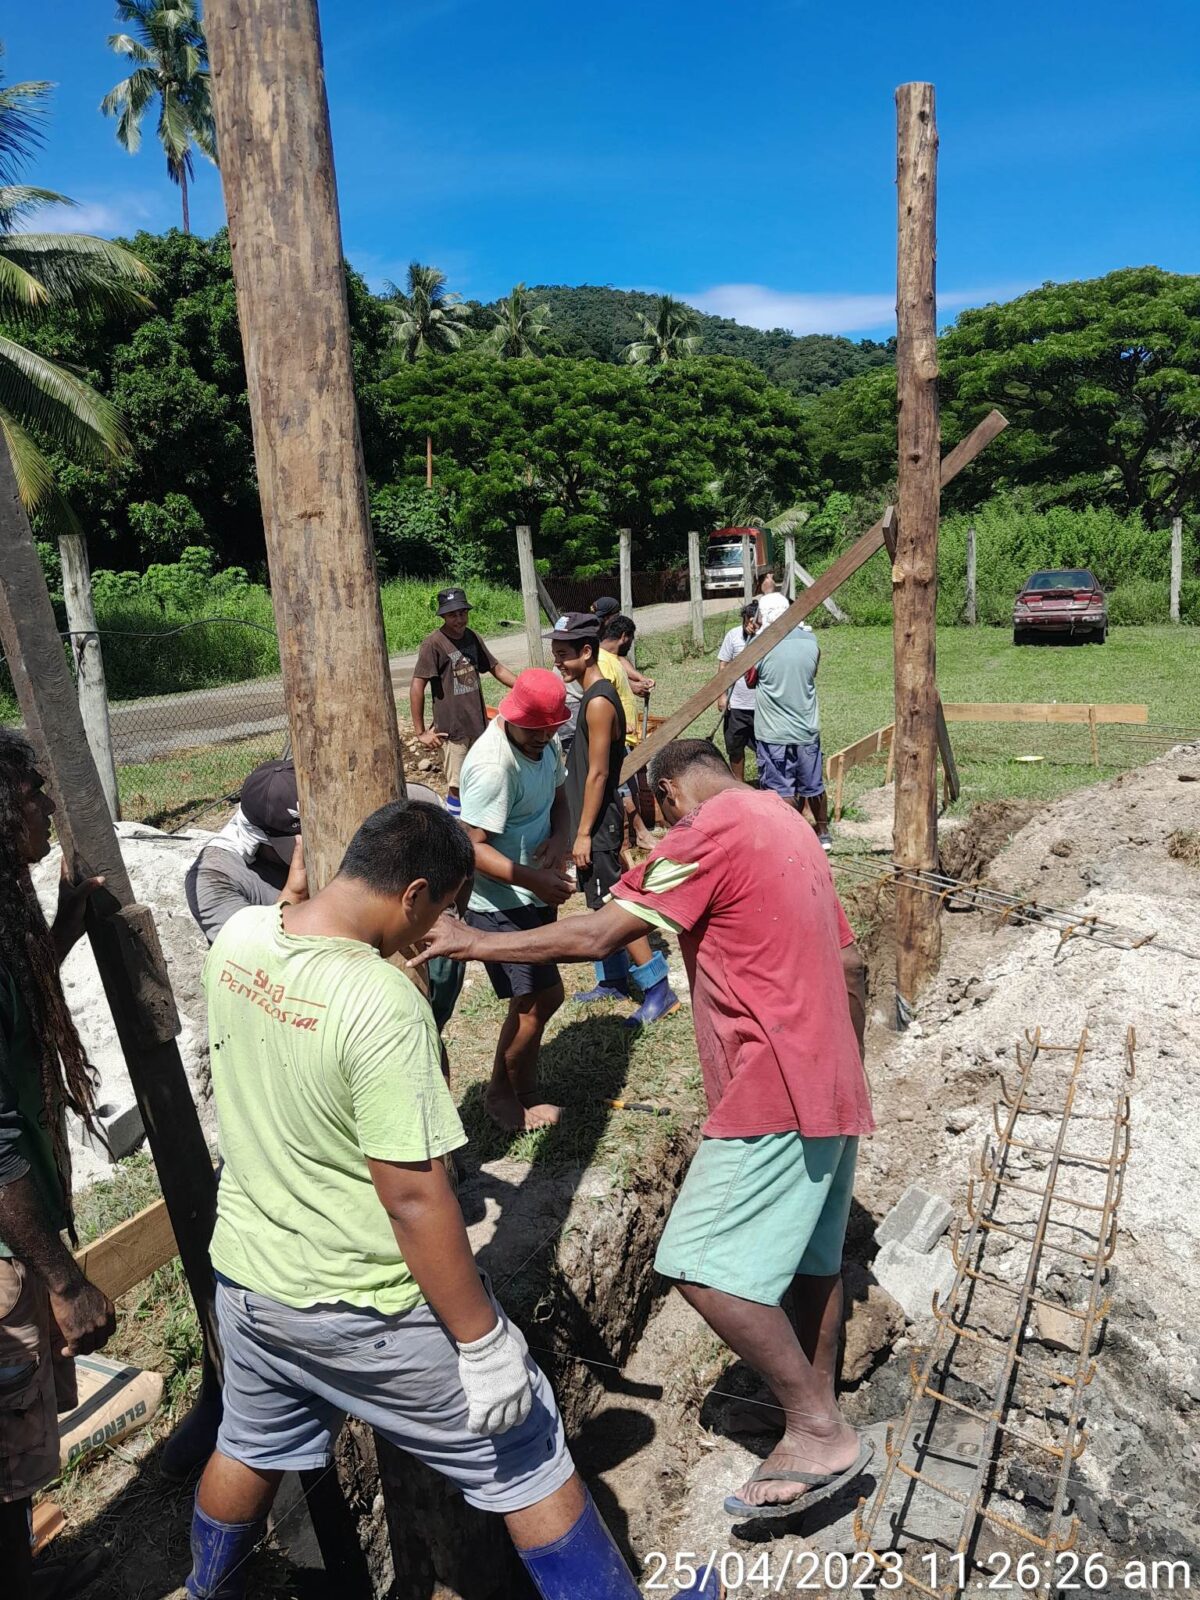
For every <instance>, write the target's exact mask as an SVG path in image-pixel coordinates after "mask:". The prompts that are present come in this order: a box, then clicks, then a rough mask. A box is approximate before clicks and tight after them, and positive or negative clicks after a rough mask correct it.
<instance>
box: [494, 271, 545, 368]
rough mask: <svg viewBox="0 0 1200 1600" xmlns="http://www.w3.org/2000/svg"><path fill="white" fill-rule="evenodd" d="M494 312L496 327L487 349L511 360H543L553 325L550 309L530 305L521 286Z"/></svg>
mask: <svg viewBox="0 0 1200 1600" xmlns="http://www.w3.org/2000/svg"><path fill="white" fill-rule="evenodd" d="M495 309H496V326H495V327H494V328H493V329H492V330H491V331H490V333H489V334H488V336H487V339H486V340H485V344H486V345H487V348H488V349H489V350H492V351H494V353H495V354H496V355H498V356H504V357H506V358H508V359H515V358H517V357H519V356H540V355H541V354H542V347H543V344H544V342H545V338H546V329H547V328H548V327H549V325H550V307H549V306H548V305H540V306H535V305H531V304H530V303H529V294H528V291H527V290H526V288H525V285H524V284H523V283H518V284H516V285H515V286H514V288H513V289H512V291H511V293H509V294H508V295H507V296H506V297H505V298H504V299H503V300H501V301H500V302H499V304H498V305H497V306H496V308H495Z"/></svg>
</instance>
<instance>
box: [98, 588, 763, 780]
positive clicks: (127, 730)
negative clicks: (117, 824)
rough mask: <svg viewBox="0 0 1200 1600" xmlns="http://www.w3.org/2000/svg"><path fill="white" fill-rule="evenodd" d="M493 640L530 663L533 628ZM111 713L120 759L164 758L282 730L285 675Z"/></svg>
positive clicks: (403, 689)
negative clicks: (529, 641)
mask: <svg viewBox="0 0 1200 1600" xmlns="http://www.w3.org/2000/svg"><path fill="white" fill-rule="evenodd" d="M733 605H734V602H733V601H731V600H729V599H724V600H706V601H705V603H704V614H705V616H709V617H712V616H720V615H722V614H723V613H725V612H728V611H730V610H731V608H732V607H733ZM687 622H688V604H687V602H686V601H681V602H676V603H673V604H669V605H657V606H643V607H642V608H641V609H640V610H639V611H638V612H637V624H638V631H639V632H640V633H643V634H651V633H669V632H671V631H672V630H673V629H675V628H682V627H686V626H687ZM487 644H488V648H489V649H490V650H491V651H492V653H493V655H495V656H496V657H497V658H498V659H499V660H500V661H503V662H504V664H505V665H506V666H509V667H513V668H520V667H524V666H527V665H528V664H529V655H528V650H527V647H526V644H525V634H524V631H523V629H521V628H519V627H513V628H512V629H511V630H509V631H507V632H505V633H502V634H500V635H499V637H497V638H494V639H488V640H487ZM416 659H417V653H416V651H415V650H410V651H405V652H404V653H403V654H401V655H394V656H392V658H391V669H392V688H393V691H394V692H395V695H396V698H397V700H398V701H400V702H401V703H402V704H403V702H404V701H405V699H406V697H407V693H408V686H409V683H410V682H411V680H412V670H413V667H414V665H415V664H416ZM111 720H112V734H113V746H114V749H115V751H116V758H117V762H118V764H119V765H121V766H128V765H130V764H132V763H134V762H142V761H156V760H158V759H160V758H161V757H163V756H168V755H171V754H172V753H173V752H174V751H176V750H189V749H194V748H196V747H197V746H200V745H209V744H225V743H228V742H229V741H231V740H234V739H249V738H254V737H257V736H260V735H262V734H269V733H282V732H283V729H284V725H285V718H284V709H283V684H282V681H281V679H279V678H257V679H255V680H254V681H253V682H250V683H227V684H224V685H223V686H222V687H221V688H219V689H199V690H196V691H194V692H192V693H190V694H170V695H159V696H157V697H156V698H154V699H148V700H131V701H126V702H125V703H124V704H122V705H116V706H114V707H113V708H112V719H111Z"/></svg>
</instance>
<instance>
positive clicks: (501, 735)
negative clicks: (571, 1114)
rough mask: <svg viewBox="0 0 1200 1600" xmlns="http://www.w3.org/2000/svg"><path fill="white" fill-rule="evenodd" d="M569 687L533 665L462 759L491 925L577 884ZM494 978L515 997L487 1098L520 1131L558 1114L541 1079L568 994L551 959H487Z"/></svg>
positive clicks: (481, 893) (477, 924)
mask: <svg viewBox="0 0 1200 1600" xmlns="http://www.w3.org/2000/svg"><path fill="white" fill-rule="evenodd" d="M567 719H568V713H567V695H566V690H565V688H564V686H563V681H562V679H561V678H560V677H559V676H558V674H557V673H556V672H547V671H546V670H545V669H544V668H542V667H531V668H529V669H528V670H527V671H525V672H522V673H521V674H520V675H519V676H518V678H517V681H516V683H515V684H514V685H513V687H512V688H511V689H510V690H509V692H508V694H507V695H505V697H504V699H503V700H502V701H501V702H500V708H499V714H498V716H497V717H496V718H495V720H494V721H493V722H492V723H491V725H490V726H489V728H488V730H487V732H486V733H485V734H484V735H483V737H482V738H481V739H478V740H476V742H475V744H473V745H472V746H471V749H470V752H469V753H468V755H467V759H466V760H465V761H464V762H463V769H462V780H461V794H462V824H463V827H464V828H466V830H467V832H468V834H470V836H471V839H472V841H473V843H474V845H475V882H474V885H473V887H472V890H471V902H470V905H469V906H468V908H467V921H468V922H469V923H470V924H471V926H472V927H473V928H479V929H481V930H482V931H483V932H485V933H510V932H512V931H513V930H514V929H521V930H528V929H530V928H540V927H543V926H544V925H545V924H546V923H547V922H553V921H554V919H555V917H556V916H557V914H558V912H557V908H558V907H559V906H560V905H561V904H562V903H563V901H564V900H565V899H566V898H567V896H568V895H569V894H571V893H572V891H573V889H574V887H575V886H574V884H573V883H572V881H571V879H570V878H569V877H568V876H567V874H566V872H565V870H564V864H565V862H566V860H567V858H568V856H569V855H570V853H571V844H570V832H569V817H568V812H567V801H566V792H565V790H564V788H563V783H564V780H565V778H566V769H565V767H564V765H563V758H562V750H561V749H560V747H559V743H558V730H559V729H560V728H561V727H562V726H563V725H564V724H565V723H566V721H567ZM485 966H486V968H487V975H488V977H489V979H490V980H491V984H492V988H493V989H494V990H495V992H496V994H497V996H498V997H499V998H500V999H501V1000H507V1001H508V1015H507V1016H506V1017H505V1019H504V1023H503V1026H502V1027H501V1029H500V1038H499V1040H498V1041H497V1044H496V1055H495V1059H494V1061H493V1063H492V1081H491V1082H490V1083H489V1085H488V1090H487V1108H488V1112H489V1114H490V1115H491V1116H492V1118H493V1119H494V1120H495V1121H496V1122H498V1123H499V1124H500V1126H501V1127H502V1128H506V1129H508V1130H509V1131H512V1132H517V1131H519V1130H521V1129H524V1128H540V1127H544V1126H545V1125H546V1124H548V1123H552V1122H557V1121H558V1119H559V1117H560V1116H561V1115H562V1111H561V1108H560V1107H559V1106H556V1105H551V1104H549V1103H548V1102H547V1100H546V1097H545V1095H544V1094H543V1093H542V1092H541V1090H540V1089H539V1088H538V1082H537V1067H538V1056H539V1053H540V1051H541V1047H542V1035H543V1034H544V1033H545V1030H546V1024H547V1023H548V1022H549V1021H550V1018H551V1017H552V1016H553V1015H554V1013H555V1012H556V1011H557V1010H558V1008H559V1006H561V1005H562V1003H563V986H562V979H561V978H560V976H559V972H558V968H557V967H556V966H554V965H553V964H551V963H547V964H544V965H535V966H531V965H528V964H526V963H521V962H501V961H489V962H486V963H485Z"/></svg>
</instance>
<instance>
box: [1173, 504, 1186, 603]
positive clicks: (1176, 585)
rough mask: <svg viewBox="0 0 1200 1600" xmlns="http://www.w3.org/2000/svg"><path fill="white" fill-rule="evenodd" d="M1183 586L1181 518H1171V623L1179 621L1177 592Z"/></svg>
mask: <svg viewBox="0 0 1200 1600" xmlns="http://www.w3.org/2000/svg"><path fill="white" fill-rule="evenodd" d="M1182 584H1183V518H1182V517H1172V518H1171V621H1172V622H1178V621H1179V591H1180V588H1181V587H1182Z"/></svg>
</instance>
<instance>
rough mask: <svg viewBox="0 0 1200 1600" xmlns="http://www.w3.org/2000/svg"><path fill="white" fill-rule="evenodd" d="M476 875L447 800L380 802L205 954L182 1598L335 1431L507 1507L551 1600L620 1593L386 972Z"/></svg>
mask: <svg viewBox="0 0 1200 1600" xmlns="http://www.w3.org/2000/svg"><path fill="white" fill-rule="evenodd" d="M473 864H474V862H473V852H472V847H471V844H470V842H469V840H468V839H467V836H466V834H465V833H464V832H463V830H462V829H461V828H460V827H459V826H458V825H457V824H456V823H455V822H454V821H453V820H452V819H451V818H450V817H449V816H448V815H447V813H446V812H445V811H444V810H443V809H442V808H441V807H440V806H431V805H425V804H421V803H419V802H412V801H406V800H401V801H396V802H395V803H393V804H391V805H386V806H383V807H382V808H381V809H380V810H379V811H376V812H375V813H374V814H373V815H372V816H370V817H368V818H367V820H366V822H364V823H363V825H362V827H361V828H360V829H359V830H358V832H357V833H356V834H355V836H354V838H353V839H352V840H351V842H350V846H349V849H348V850H347V851H346V855H345V858H344V859H343V861H342V865H341V867H340V869H339V871H338V873H337V876H336V877H335V878H334V879H333V880H332V882H331V883H329V884H328V885H327V887H326V888H325V889H323V890H322V891H321V893H319V894H318V895H316V896H315V897H314V898H313V899H312V900H309V901H306V902H303V903H301V904H298V905H276V906H269V907H250V908H248V909H246V910H244V911H239V912H238V913H237V914H236V915H235V916H234V917H232V918H231V919H230V921H229V922H228V923H227V924H226V925H225V927H224V929H223V930H222V932H221V934H220V935H219V937H218V938H217V941H216V943H215V944H214V945H213V947H212V950H211V951H210V952H209V955H208V959H207V961H206V962H205V966H204V987H205V992H206V994H207V996H208V1011H209V1040H210V1044H211V1052H212V1077H213V1094H214V1097H215V1100H216V1108H217V1120H218V1127H219V1133H220V1141H221V1150H222V1154H223V1157H224V1168H223V1170H222V1174H221V1184H220V1193H219V1197H218V1210H217V1224H216V1230H215V1232H214V1234H213V1240H212V1259H213V1265H214V1267H215V1268H216V1271H217V1317H218V1322H219V1325H220V1331H221V1343H222V1348H223V1350H224V1355H225V1369H224V1385H225V1394H224V1398H225V1408H224V1417H223V1419H222V1422H221V1430H220V1433H219V1435H218V1439H217V1449H216V1452H215V1453H214V1455H213V1457H212V1459H211V1460H210V1462H209V1464H208V1466H207V1468H206V1469H205V1472H204V1477H203V1479H202V1480H201V1483H200V1487H199V1490H198V1492H197V1495H196V1506H195V1511H194V1516H193V1523H192V1557H193V1569H192V1573H191V1575H190V1577H189V1578H188V1582H187V1592H188V1594H189V1595H190V1596H193V1597H194V1600H200V1597H212V1600H235V1597H237V1596H241V1595H242V1594H243V1593H244V1592H245V1584H246V1577H247V1573H246V1562H247V1560H248V1558H249V1556H250V1555H251V1554H252V1552H253V1551H254V1549H255V1547H256V1546H257V1544H258V1543H259V1541H260V1540H261V1538H262V1536H263V1532H264V1529H265V1519H266V1516H267V1513H268V1511H269V1510H270V1507H271V1503H272V1501H273V1500H274V1497H275V1492H276V1489H277V1488H278V1485H279V1480H280V1478H281V1477H282V1475H283V1473H285V1472H288V1471H304V1470H307V1469H311V1468H319V1467H324V1466H326V1465H327V1464H328V1462H329V1460H330V1455H331V1451H332V1446H333V1439H334V1437H335V1435H336V1433H337V1431H338V1428H339V1426H340V1424H341V1421H342V1418H343V1416H344V1415H345V1414H346V1413H350V1414H351V1415H353V1416H356V1417H359V1418H361V1419H362V1420H363V1421H365V1422H367V1423H369V1424H370V1425H371V1426H372V1427H373V1428H375V1429H376V1430H377V1431H378V1432H380V1433H382V1434H383V1435H384V1437H385V1438H387V1439H389V1440H390V1441H391V1442H392V1443H393V1444H394V1445H396V1446H397V1447H398V1448H400V1449H402V1450H406V1451H408V1452H409V1453H410V1454H411V1455H414V1456H416V1457H417V1459H418V1460H421V1461H423V1462H425V1463H426V1465H428V1466H430V1467H433V1468H434V1469H435V1470H436V1471H438V1472H440V1473H442V1474H443V1475H444V1476H445V1477H447V1478H449V1479H450V1480H451V1482H452V1483H454V1484H455V1485H456V1486H457V1487H458V1488H459V1489H460V1491H461V1492H462V1493H463V1495H464V1496H465V1498H466V1499H467V1500H468V1502H469V1503H470V1504H471V1505H473V1506H475V1507H477V1508H479V1509H481V1510H488V1511H495V1512H498V1513H499V1514H501V1515H502V1516H503V1517H504V1518H505V1521H506V1523H507V1525H508V1529H509V1532H510V1534H511V1535H512V1538H513V1542H514V1543H515V1545H516V1546H517V1549H518V1552H519V1554H520V1556H521V1559H522V1561H523V1562H524V1563H525V1565H526V1567H527V1568H528V1569H529V1572H530V1575H531V1576H532V1578H533V1580H534V1582H535V1584H536V1585H537V1587H538V1589H539V1590H540V1592H541V1593H542V1595H543V1596H546V1597H547V1600H568V1597H569V1596H577V1595H579V1594H581V1593H584V1592H587V1593H591V1594H595V1595H597V1596H605V1597H612V1600H636V1596H637V1588H636V1586H635V1585H634V1582H633V1579H632V1578H631V1577H630V1575H629V1573H628V1571H627V1569H626V1568H625V1566H624V1563H623V1562H622V1561H621V1558H620V1556H619V1554H618V1553H617V1550H616V1547H615V1545H614V1544H613V1543H612V1540H611V1538H610V1536H609V1534H608V1532H607V1529H606V1528H605V1527H604V1525H603V1523H602V1522H601V1521H600V1520H599V1517H598V1515H597V1513H596V1510H595V1507H594V1505H593V1504H592V1502H591V1500H590V1497H589V1496H588V1493H587V1490H586V1489H585V1488H584V1487H583V1484H582V1483H581V1482H580V1479H579V1477H578V1475H577V1474H576V1472H575V1469H574V1466H573V1464H572V1461H571V1457H570V1454H569V1452H568V1451H567V1447H566V1442H565V1440H564V1437H563V1427H562V1420H561V1418H560V1416H559V1413H558V1409H557V1407H556V1405H555V1403H554V1396H553V1394H552V1392H551V1390H550V1386H549V1384H548V1383H547V1381H546V1379H545V1377H544V1375H543V1374H542V1372H541V1371H540V1370H539V1369H538V1367H537V1366H536V1365H535V1364H534V1362H533V1361H532V1360H531V1359H530V1357H529V1352H528V1347H527V1345H526V1343H525V1341H524V1339H523V1338H522V1336H521V1334H520V1332H519V1331H518V1330H517V1329H516V1328H514V1327H513V1326H512V1325H511V1324H510V1323H509V1321H508V1318H507V1317H506V1316H505V1314H504V1312H503V1310H502V1309H501V1307H500V1306H499V1304H498V1303H497V1301H496V1299H495V1298H494V1296H493V1295H492V1292H491V1289H490V1287H489V1285H488V1283H487V1281H486V1279H484V1278H483V1277H482V1276H481V1274H480V1272H479V1270H478V1268H477V1267H476V1265H475V1261H474V1259H473V1257H472V1255H471V1247H470V1243H469V1241H468V1239H467V1231H466V1227H465V1225H464V1223H463V1217H462V1212H461V1211H460V1210H459V1207H458V1202H457V1199H456V1197H455V1193H454V1190H453V1189H452V1187H451V1184H450V1180H449V1178H448V1176H447V1173H446V1168H445V1165H444V1163H443V1162H442V1161H441V1160H440V1159H439V1158H440V1157H441V1156H443V1155H445V1154H446V1153H447V1152H448V1151H451V1150H454V1149H456V1148H457V1147H458V1146H459V1145H461V1144H463V1143H465V1135H464V1133H463V1130H462V1124H461V1123H460V1122H459V1119H458V1113H457V1111H456V1110H455V1107H454V1102H453V1100H452V1099H451V1098H450V1092H449V1090H448V1088H447V1087H446V1083H445V1080H444V1079H443V1077H442V1074H441V1070H440V1064H439V1050H438V1038H437V1029H436V1027H435V1026H434V1021H433V1016H432V1014H431V1012H430V1010H429V1006H428V1004H427V1003H426V1001H425V999H424V997H423V996H422V995H421V994H420V993H419V991H418V990H417V989H416V988H415V987H414V986H413V984H412V983H411V982H410V981H409V979H408V978H407V977H406V976H405V974H404V972H403V971H401V970H400V969H398V968H396V967H394V966H392V965H391V964H390V959H389V958H390V957H392V956H394V955H396V954H397V953H398V952H399V951H401V950H404V949H406V948H408V947H410V946H412V945H415V944H417V943H418V942H419V941H420V940H421V939H422V938H423V937H424V936H425V935H426V934H427V933H428V931H429V930H430V928H431V927H432V926H433V923H434V921H435V920H436V918H437V917H438V916H439V914H440V913H441V912H442V911H444V910H446V908H447V907H449V906H450V905H452V904H453V902H454V900H455V897H456V896H457V895H458V893H459V891H460V889H461V888H462V886H463V884H464V882H465V880H466V879H467V877H468V875H469V874H470V872H471V869H472V866H473ZM588 1584H591V1585H593V1587H591V1588H589V1587H588Z"/></svg>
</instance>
